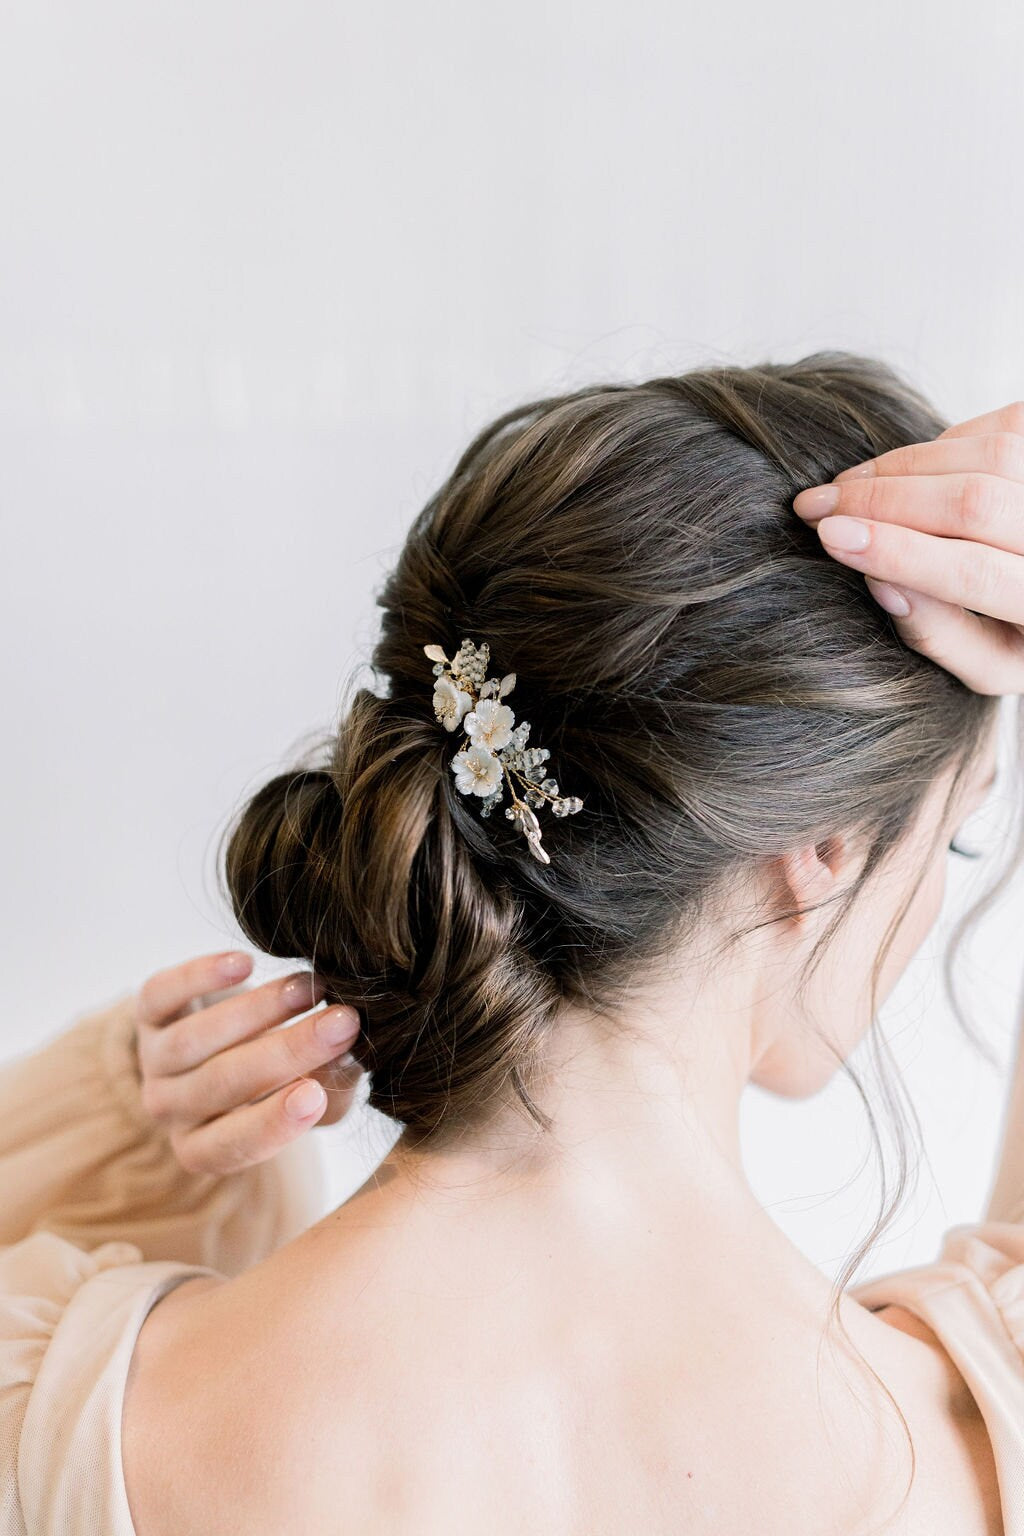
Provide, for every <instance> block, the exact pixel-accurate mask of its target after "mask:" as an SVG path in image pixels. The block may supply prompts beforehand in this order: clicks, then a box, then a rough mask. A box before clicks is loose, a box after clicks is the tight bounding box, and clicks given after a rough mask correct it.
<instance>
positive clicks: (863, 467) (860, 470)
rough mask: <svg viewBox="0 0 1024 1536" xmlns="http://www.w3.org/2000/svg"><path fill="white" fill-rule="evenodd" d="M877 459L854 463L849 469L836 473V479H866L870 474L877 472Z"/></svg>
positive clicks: (834, 477)
mask: <svg viewBox="0 0 1024 1536" xmlns="http://www.w3.org/2000/svg"><path fill="white" fill-rule="evenodd" d="M875 473H876V471H875V461H874V459H868V460H866V462H865V463H863V464H852V465H851V466H850V468H849V469H844V470H842V471H841V472H840V473H839V474H838V475H834V476H833V479H835V480H866V479H867V478H868V476H869V475H873V474H875Z"/></svg>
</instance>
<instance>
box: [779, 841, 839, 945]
mask: <svg viewBox="0 0 1024 1536" xmlns="http://www.w3.org/2000/svg"><path fill="white" fill-rule="evenodd" d="M852 862H853V851H852V849H851V846H850V842H849V839H847V838H845V837H842V836H840V835H836V836H834V837H826V838H824V839H823V840H822V841H821V842H818V843H805V844H804V845H803V847H801V848H794V849H791V850H790V852H789V853H782V854H779V855H778V857H777V858H776V859H774V860H773V865H774V876H775V882H776V887H777V899H778V902H779V907H780V913H781V917H782V919H783V920H784V921H787V922H790V923H795V924H796V925H798V926H803V925H804V924H806V923H808V922H810V921H812V920H813V918H814V917H815V915H816V914H815V913H814V912H812V911H808V910H807V909H808V908H811V907H815V906H817V905H818V904H819V903H820V902H823V901H827V900H828V898H829V897H830V896H834V895H835V894H836V892H837V891H838V890H839V888H840V887H841V885H842V884H843V883H844V877H845V876H846V875H847V873H848V872H849V871H850V868H851V866H852Z"/></svg>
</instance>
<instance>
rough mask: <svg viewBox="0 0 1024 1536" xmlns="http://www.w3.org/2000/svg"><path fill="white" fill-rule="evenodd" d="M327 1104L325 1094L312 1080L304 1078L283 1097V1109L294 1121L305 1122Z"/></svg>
mask: <svg viewBox="0 0 1024 1536" xmlns="http://www.w3.org/2000/svg"><path fill="white" fill-rule="evenodd" d="M326 1103H327V1094H326V1093H325V1092H324V1090H323V1088H322V1087H321V1086H320V1084H319V1083H318V1082H316V1081H315V1080H314V1079H313V1078H311V1077H307V1078H304V1079H303V1081H302V1082H301V1083H297V1084H296V1085H295V1087H294V1088H293V1089H292V1091H291V1093H289V1094H287V1095H286V1096H285V1101H284V1107H285V1109H286V1110H287V1111H288V1113H289V1114H290V1115H291V1116H292V1118H293V1119H295V1120H305V1118H306V1116H307V1115H312V1114H315V1113H316V1111H317V1110H318V1109H323V1107H324V1105H325V1104H326Z"/></svg>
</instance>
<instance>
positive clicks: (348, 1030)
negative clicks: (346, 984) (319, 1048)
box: [316, 1008, 359, 1047]
mask: <svg viewBox="0 0 1024 1536" xmlns="http://www.w3.org/2000/svg"><path fill="white" fill-rule="evenodd" d="M316 1033H317V1038H318V1039H319V1040H322V1041H323V1043H324V1045H329V1046H331V1047H335V1046H339V1045H347V1044H348V1043H349V1041H351V1040H354V1039H355V1037H356V1035H358V1033H359V1016H358V1014H356V1013H354V1012H353V1011H352V1009H351V1008H328V1009H327V1010H326V1012H324V1013H322V1014H321V1015H320V1016H319V1018H318V1019H317V1021H316Z"/></svg>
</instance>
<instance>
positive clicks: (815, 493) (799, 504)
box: [793, 485, 841, 518]
mask: <svg viewBox="0 0 1024 1536" xmlns="http://www.w3.org/2000/svg"><path fill="white" fill-rule="evenodd" d="M840 494H841V493H840V492H839V491H838V490H837V489H836V487H835V486H834V485H815V486H812V487H811V489H810V490H808V491H801V492H800V494H799V496H795V497H794V498H793V511H794V512H796V513H797V514H798V515H799V516H800V517H807V518H817V517H825V516H826V515H827V514H828V513H829V512H831V511H833V509H834V508H835V507H837V506H838V505H839V497H840Z"/></svg>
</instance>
